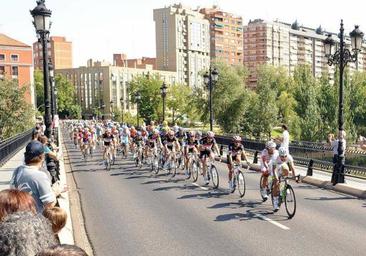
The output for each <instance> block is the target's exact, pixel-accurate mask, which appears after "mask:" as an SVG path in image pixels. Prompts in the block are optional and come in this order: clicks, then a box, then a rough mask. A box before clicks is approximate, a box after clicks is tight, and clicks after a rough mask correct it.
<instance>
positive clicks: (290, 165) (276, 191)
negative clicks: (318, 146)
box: [272, 147, 298, 212]
mask: <svg viewBox="0 0 366 256" xmlns="http://www.w3.org/2000/svg"><path fill="white" fill-rule="evenodd" d="M289 170H290V171H291V172H292V176H293V177H295V176H296V175H295V165H294V160H293V158H292V156H291V155H290V154H288V153H287V149H286V148H284V147H281V148H279V149H278V157H277V159H276V160H274V161H273V162H272V175H273V177H274V181H273V182H274V183H273V184H274V186H273V191H272V193H273V211H274V212H277V211H278V209H279V207H278V200H279V195H280V182H279V180H280V177H286V176H288V174H289ZM296 182H298V180H297V179H296Z"/></svg>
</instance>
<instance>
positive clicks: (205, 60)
mask: <svg viewBox="0 0 366 256" xmlns="http://www.w3.org/2000/svg"><path fill="white" fill-rule="evenodd" d="M154 21H155V29H156V65H157V69H159V70H167V71H174V72H177V76H178V77H177V82H179V83H183V84H186V85H189V86H192V87H200V86H202V85H203V78H202V72H203V71H205V70H208V68H209V66H210V32H209V31H210V30H209V21H208V20H207V19H205V17H204V15H203V14H201V13H199V12H198V11H197V10H192V9H190V8H188V7H184V6H182V5H181V4H175V5H172V6H169V7H165V8H161V9H155V10H154Z"/></svg>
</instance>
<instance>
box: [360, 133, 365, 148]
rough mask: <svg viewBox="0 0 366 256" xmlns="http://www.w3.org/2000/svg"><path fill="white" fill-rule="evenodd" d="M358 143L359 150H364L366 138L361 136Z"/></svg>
mask: <svg viewBox="0 0 366 256" xmlns="http://www.w3.org/2000/svg"><path fill="white" fill-rule="evenodd" d="M358 143H359V144H360V147H361V149H363V150H366V138H365V137H363V136H361V135H360V137H359V138H358Z"/></svg>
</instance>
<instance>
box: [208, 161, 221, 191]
mask: <svg viewBox="0 0 366 256" xmlns="http://www.w3.org/2000/svg"><path fill="white" fill-rule="evenodd" d="M210 173H211V179H212V185H213V188H218V187H219V173H218V172H217V169H216V166H214V165H211V169H210Z"/></svg>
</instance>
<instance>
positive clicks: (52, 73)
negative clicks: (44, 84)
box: [48, 59, 56, 120]
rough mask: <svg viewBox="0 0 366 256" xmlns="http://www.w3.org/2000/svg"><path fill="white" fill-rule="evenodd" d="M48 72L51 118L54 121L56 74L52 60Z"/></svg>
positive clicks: (49, 62)
mask: <svg viewBox="0 0 366 256" xmlns="http://www.w3.org/2000/svg"><path fill="white" fill-rule="evenodd" d="M48 70H49V72H50V74H49V76H50V87H51V116H52V120H54V118H55V114H56V111H55V86H54V85H55V72H54V69H53V65H52V61H51V59H50V60H49V61H48Z"/></svg>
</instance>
